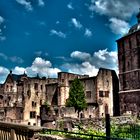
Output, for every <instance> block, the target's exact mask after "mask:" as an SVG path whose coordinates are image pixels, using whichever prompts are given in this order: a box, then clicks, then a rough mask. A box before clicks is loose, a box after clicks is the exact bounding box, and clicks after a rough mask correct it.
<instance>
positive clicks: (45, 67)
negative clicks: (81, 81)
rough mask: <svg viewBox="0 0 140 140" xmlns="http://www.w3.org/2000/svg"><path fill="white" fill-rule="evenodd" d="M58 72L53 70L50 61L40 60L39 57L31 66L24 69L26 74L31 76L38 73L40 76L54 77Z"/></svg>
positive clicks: (55, 69)
mask: <svg viewBox="0 0 140 140" xmlns="http://www.w3.org/2000/svg"><path fill="white" fill-rule="evenodd" d="M60 71H61V70H60V69H58V68H53V67H52V64H51V62H50V61H48V60H45V59H42V58H41V57H37V58H35V60H34V61H33V63H32V66H31V67H27V68H26V72H27V74H28V75H31V76H33V75H35V74H36V73H38V74H39V75H40V76H46V77H48V76H49V77H56V76H57V73H58V72H60Z"/></svg>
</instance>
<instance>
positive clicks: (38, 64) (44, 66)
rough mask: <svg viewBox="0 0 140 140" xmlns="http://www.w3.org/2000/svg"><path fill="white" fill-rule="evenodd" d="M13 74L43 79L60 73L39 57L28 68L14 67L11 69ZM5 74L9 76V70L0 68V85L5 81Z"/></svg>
mask: <svg viewBox="0 0 140 140" xmlns="http://www.w3.org/2000/svg"><path fill="white" fill-rule="evenodd" d="M12 71H13V73H15V74H23V73H24V72H25V73H26V74H27V75H28V76H31V77H32V76H36V75H37V74H39V76H41V77H43V76H45V77H57V73H58V72H61V70H60V69H58V68H53V67H52V63H51V62H50V61H48V60H45V59H43V58H41V57H36V58H35V59H34V61H33V62H32V65H31V66H29V67H25V68H24V67H19V66H16V67H14V68H13V69H12ZM7 74H9V70H8V69H7V68H5V67H2V66H0V83H3V82H4V81H5V79H6V76H7Z"/></svg>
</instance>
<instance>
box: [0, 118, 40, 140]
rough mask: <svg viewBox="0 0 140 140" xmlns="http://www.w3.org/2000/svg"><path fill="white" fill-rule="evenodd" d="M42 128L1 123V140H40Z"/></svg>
mask: <svg viewBox="0 0 140 140" xmlns="http://www.w3.org/2000/svg"><path fill="white" fill-rule="evenodd" d="M41 130H42V128H41V127H37V126H29V125H21V124H15V123H8V122H2V121H0V140H39V138H37V134H38V133H39V132H41Z"/></svg>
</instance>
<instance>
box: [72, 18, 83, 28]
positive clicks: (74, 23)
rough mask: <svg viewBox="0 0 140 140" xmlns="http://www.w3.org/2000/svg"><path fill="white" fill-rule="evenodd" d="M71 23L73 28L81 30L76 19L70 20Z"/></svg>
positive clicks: (80, 25)
mask: <svg viewBox="0 0 140 140" xmlns="http://www.w3.org/2000/svg"><path fill="white" fill-rule="evenodd" d="M71 22H72V24H73V25H74V27H75V28H78V29H80V28H82V24H81V23H80V22H79V21H78V20H77V19H76V18H72V19H71Z"/></svg>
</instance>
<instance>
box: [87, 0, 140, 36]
mask: <svg viewBox="0 0 140 140" xmlns="http://www.w3.org/2000/svg"><path fill="white" fill-rule="evenodd" d="M139 7H140V1H139V0H133V2H132V1H131V0H127V1H126V0H91V3H90V5H89V7H88V8H89V10H90V11H91V12H96V13H98V14H100V15H105V16H107V17H108V18H109V27H110V29H111V30H112V32H113V33H115V34H121V35H122V34H125V33H126V32H127V31H128V28H129V26H130V25H129V23H128V21H129V20H130V18H131V17H132V15H134V14H136V13H138V11H139Z"/></svg>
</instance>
